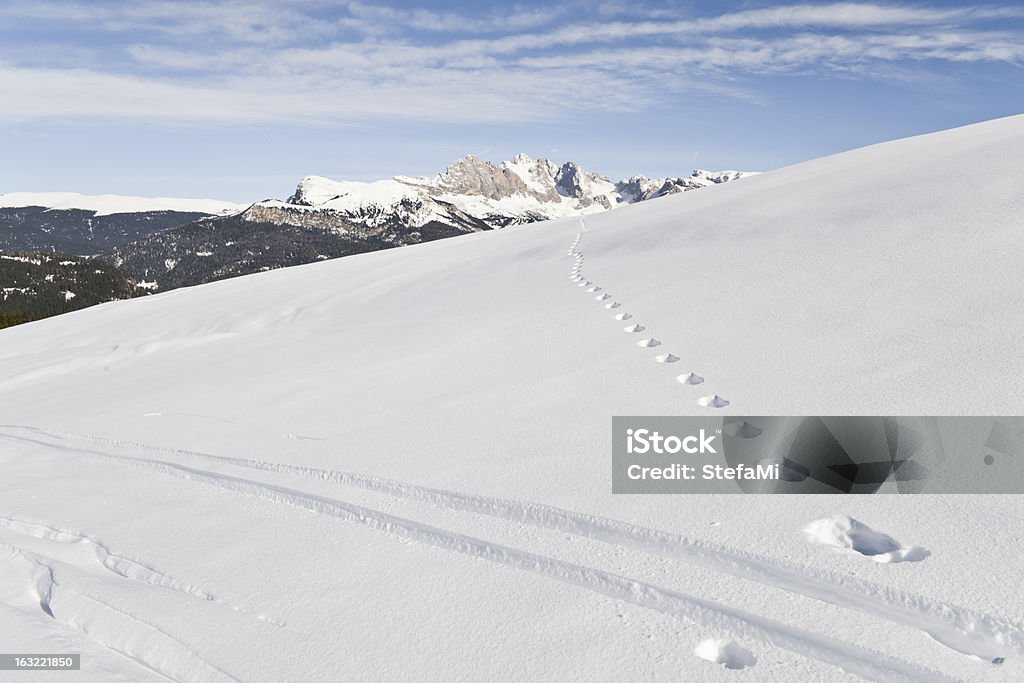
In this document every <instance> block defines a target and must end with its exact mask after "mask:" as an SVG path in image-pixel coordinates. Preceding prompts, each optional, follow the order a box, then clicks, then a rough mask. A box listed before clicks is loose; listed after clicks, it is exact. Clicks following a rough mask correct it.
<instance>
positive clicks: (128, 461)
mask: <svg viewBox="0 0 1024 683" xmlns="http://www.w3.org/2000/svg"><path fill="white" fill-rule="evenodd" d="M11 428H12V426H7V429H11ZM19 429H20V428H19ZM29 429H30V430H31V431H35V432H36V433H37V434H39V435H40V436H42V437H44V438H50V439H58V440H59V439H62V437H61V436H58V435H56V434H55V433H52V432H51V433H48V432H46V431H45V430H35V429H33V428H29ZM0 436H2V437H4V438H7V439H12V440H16V441H22V442H27V443H32V444H37V445H41V446H44V447H48V448H51V449H56V450H62V451H67V452H73V453H77V454H80V455H85V456H91V457H96V458H100V459H103V460H106V461H109V462H115V463H118V464H121V465H125V466H128V467H132V468H136V469H141V470H145V471H150V472H154V473H157V474H161V475H165V476H170V477H174V478H178V479H184V480H187V481H192V482H196V483H201V484H205V485H208V486H212V487H215V488H219V489H223V490H228V491H233V492H235V493H239V494H244V495H248V496H252V497H256V498H260V499H263V500H267V501H270V502H274V503H282V504H286V505H289V506H292V507H297V508H301V509H305V510H309V511H311V512H314V513H317V514H321V515H326V516H332V517H337V518H340V519H344V520H346V521H349V522H354V523H357V524H361V525H364V526H368V527H371V528H373V529H376V530H378V531H382V532H385V533H388V534H392V535H395V536H399V537H403V538H407V539H410V540H415V541H419V542H422V543H425V544H428V545H431V546H435V547H440V548H444V549H447V550H452V551H456V552H459V553H462V554H466V555H470V556H474V557H478V558H481V559H486V560H490V561H493V562H496V563H498V564H502V565H506V566H509V567H513V568H516V569H521V570H525V571H529V572H532V573H535V574H540V575H543V576H547V577H549V578H552V579H556V580H559V581H562V582H565V583H569V584H573V585H576V586H580V587H582V588H586V589H588V590H592V591H594V592H597V593H600V594H603V595H607V596H610V597H614V598H617V599H621V600H624V601H627V602H630V603H632V604H635V605H639V606H642V607H647V608H650V609H655V610H657V611H660V612H664V613H668V614H671V615H674V616H676V617H679V618H682V619H685V620H687V621H692V622H695V623H701V624H703V625H705V626H710V627H712V628H721V629H725V630H728V631H730V632H733V633H735V634H737V635H740V636H746V637H751V638H755V639H757V640H759V641H762V642H766V643H769V644H772V645H775V646H777V647H781V648H783V649H787V650H790V651H792V652H794V653H796V654H798V655H800V656H805V657H810V658H812V659H816V660H819V661H822V662H826V663H829V664H832V665H835V666H838V667H840V668H842V669H843V670H845V671H847V672H849V673H853V674H857V675H860V676H863V677H865V678H869V679H872V680H880V681H897V680H936V681H942V680H952V679H949V678H948V677H945V676H944V675H942V674H940V673H938V672H936V671H933V670H930V669H926V668H923V667H919V666H917V665H915V664H912V663H910V662H906V661H904V660H900V659H897V658H894V657H891V656H889V655H885V654H882V653H879V652H875V651H871V650H868V649H865V648H862V647H859V646H856V645H852V644H848V643H843V642H840V641H837V640H835V639H832V638H829V637H828V636H824V635H821V634H818V633H813V632H810V631H807V630H804V629H800V628H797V627H793V626H790V625H788V624H785V623H782V622H778V621H776V620H773V619H770V618H767V617H764V616H761V615H758V614H754V613H751V612H747V611H744V610H740V609H737V608H733V607H730V606H727V605H724V604H720V603H717V602H714V601H711V600H706V599H704V598H700V597H697V596H692V595H687V594H684V593H680V592H677V591H674V590H671V589H667V588H664V587H660V586H657V585H654V584H651V583H648V582H644V581H638V580H634V579H631V578H628V577H625V576H621V575H618V574H614V573H611V572H607V571H604V570H601V569H597V568H594V567H589V566H585V565H581V564H576V563H572V562H566V561H563V560H559V559H557V558H553V557H548V556H545V555H540V554H536V553H531V552H527V551H523V550H519V549H516V548H512V547H508V546H505V545H501V544H498V543H494V542H491V541H488V540H484V539H480V538H476V537H473V536H468V535H465V534H461V533H458V532H454V531H450V530H445V529H441V528H438V527H434V526H431V525H427V524H424V523H422V522H418V521H416V520H413V519H406V518H402V517H399V516H396V515H392V514H389V513H385V512H381V511H379V510H376V509H373V508H369V507H365V506H362V505H356V504H352V503H348V502H346V501H343V500H338V499H333V498H327V497H324V496H320V495H317V494H312V493H309V492H305V491H301V490H298V489H293V488H288V487H284V486H279V485H276V484H270V483H267V482H262V481H257V480H252V479H247V478H245V477H237V476H232V475H228V474H224V473H220V472H214V471H209V470H203V469H200V468H195V467H190V466H186V465H183V464H180V463H174V462H168V461H165V460H155V459H150V458H146V457H142V458H139V457H131V456H125V455H117V454H115V453H111V452H107V451H102V450H96V449H92V448H82V447H77V446H74V445H69V444H66V443H52V442H49V441H45V440H43V439H38V438H28V437H24V436H17V435H12V434H0ZM82 436H83V435H79V438H81V437H82ZM85 438H86V439H89V437H85ZM93 439H95V438H93ZM95 440H97V441H99V442H101V443H102V441H103V440H102V439H95ZM108 441H109V443H107V445H108V446H112V447H115V448H129V449H136V450H143V449H147V448H149V447H146V446H144V445H141V444H131V443H127V442H116V441H112V440H108ZM149 450H151V451H157V452H170V453H173V454H176V455H177V456H178V457H193V458H200V459H206V460H209V461H211V462H217V463H220V464H227V465H234V466H240V467H247V468H251V469H259V470H263V471H271V472H279V473H289V474H295V475H298V476H300V477H306V478H310V479H313V478H315V479H317V480H327V481H335V482H337V483H341V484H346V485H353V486H359V487H360V488H364V489H367V490H371V491H376V492H379V493H384V494H386V495H392V496H396V497H403V498H408V499H412V500H418V501H422V502H427V503H431V504H436V505H441V506H444V507H449V508H451V509H457V510H463V511H469V512H477V513H482V514H487V515H489V516H493V517H499V518H501V519H504V520H507V521H519V522H524V523H527V524H530V525H532V526H537V527H541V528H545V529H556V530H559V531H566V532H569V533H573V534H575V535H578V536H583V537H586V538H593V539H597V540H604V541H606V542H610V543H615V544H617V545H622V546H623V547H627V548H629V549H633V550H642V551H644V552H653V553H656V554H660V555H667V556H670V557H675V558H678V559H683V560H684V561H689V562H692V563H693V564H697V565H699V566H702V567H705V568H710V569H716V570H718V571H722V572H723V573H728V574H730V575H732V576H739V577H742V578H753V579H754V580H760V581H762V582H764V583H768V584H770V585H776V586H777V587H780V588H783V589H784V590H789V589H798V588H801V587H802V586H798V585H796V580H795V579H796V578H798V577H795V576H792V575H791V574H787V572H785V571H779V567H778V566H773V565H771V563H766V562H764V561H756V562H755V561H752V559H751V557H752V556H744V555H743V554H742V553H736V552H734V551H728V550H727V549H722V548H715V547H714V546H707V545H704V544H700V543H695V542H692V541H687V540H686V539H683V538H682V537H678V536H673V535H670V534H665V533H664V532H658V531H655V530H651V529H644V528H639V527H633V526H631V525H627V524H625V523H623V522H617V521H615V520H609V519H604V518H600V517H594V516H590V515H584V514H582V513H574V512H571V511H566V510H560V509H558V508H553V507H550V506H544V505H537V504H529V503H522V502H518V501H509V500H501V499H493V498H487V497H482V496H470V495H467V494H459V493H455V492H448V491H441V490H437V489H429V488H425V487H417V486H412V485H408V484H401V483H400V482H391V481H388V480H382V479H376V478H371V477H362V476H361V475H349V474H346V473H340V472H331V471H329V470H315V469H311V468H299V467H296V466H288V465H279V464H276V463H262V462H260V461H252V460H245V459H241V458H225V457H223V456H215V455H210V454H205V453H197V452H194V451H180V450H174V449H163V448H149ZM778 577H782V578H781V579H780V578H778ZM804 578H806V577H804ZM775 581H778V584H777V583H775ZM787 586H788V587H787ZM848 590H849V587H848V586H847V587H846V588H845V589H844V590H840V591H839V592H840V594H844V593H846V592H848ZM794 592H800V593H801V594H804V595H808V593H806V592H804V591H802V590H795V591H794ZM810 597H818V596H815V595H810ZM907 597H908V598H912V596H907ZM819 599H821V598H819ZM865 599H866V600H868V601H870V600H872V599H873V598H872V597H871V595H870V594H867V597H866V598H865ZM828 601H829V602H833V604H836V603H835V602H834V601H833V600H828ZM910 601H911V602H913V600H912V599H911V600H910ZM883 604H886V603H884V602H883ZM888 604H890V606H891V607H893V610H892V611H893V613H897V612H899V610H895V606H894V605H893V604H892V603H888ZM843 606H852V605H843ZM979 618H980V619H982V620H984V619H986V617H984V616H979ZM988 621H989V623H992V624H995V623H996V622H995V620H992V619H991V618H988ZM900 623H904V624H905V625H910V626H913V627H914V628H918V629H920V628H922V623H921V620H918V621H917V622H916V623H907V621H906V620H904V621H901V622H900ZM937 625H940V624H938V623H934V624H932V626H937Z"/></svg>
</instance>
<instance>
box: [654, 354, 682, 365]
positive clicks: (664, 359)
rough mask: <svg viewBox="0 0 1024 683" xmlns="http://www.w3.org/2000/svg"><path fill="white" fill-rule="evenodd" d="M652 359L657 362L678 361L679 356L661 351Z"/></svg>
mask: <svg viewBox="0 0 1024 683" xmlns="http://www.w3.org/2000/svg"><path fill="white" fill-rule="evenodd" d="M654 360H655V361H656V362H658V363H677V362H679V356H676V355H674V354H671V353H663V354H661V355H660V356H655V357H654Z"/></svg>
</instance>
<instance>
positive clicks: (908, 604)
mask: <svg viewBox="0 0 1024 683" xmlns="http://www.w3.org/2000/svg"><path fill="white" fill-rule="evenodd" d="M0 428H5V429H12V428H14V429H21V430H26V431H30V432H32V433H35V434H39V435H41V436H45V437H49V438H53V439H58V440H68V439H71V440H78V441H84V442H90V443H94V444H100V445H105V446H111V447H114V448H120V449H124V450H129V451H150V452H154V453H165V454H168V455H175V456H185V457H192V458H195V459H198V460H205V461H207V462H214V463H220V464H227V465H235V466H238V467H243V468H248V469H253V470H260V471H265V472H274V473H281V474H291V475H294V476H298V477H300V478H306V479H311V480H318V481H330V482H334V483H337V484H340V485H344V486H352V487H355V488H360V489H363V490H367V491H372V492H376V493H381V494H384V495H388V496H391V497H394V498H399V499H404V500H411V501H415V502H420V503H427V504H430V505H435V506H438V507H443V508H447V509H450V510H455V511H460V512H470V513H476V514H482V515H486V516H489V517H495V518H498V519H501V520H505V521H509V522H518V523H524V524H528V525H530V526H533V527H537V528H541V529H547V530H551V531H559V532H562V533H568V534H571V535H574V536H579V537H582V538H588V539H594V540H598V541H602V542H605V543H609V544H612V545H618V546H621V547H624V548H627V549H630V550H638V551H641V552H646V553H651V554H654V555H660V556H663V557H668V558H671V559H676V560H681V561H684V562H687V563H688V564H692V565H695V566H699V567H701V568H703V569H708V570H711V571H717V572H721V573H725V574H728V575H731V576H736V577H739V578H743V579H749V580H752V581H756V582H758V583H762V584H765V585H769V586H773V587H775V588H779V589H781V590H785V591H788V592H791V593H797V594H800V595H804V596H806V597H810V598H814V599H816V600H821V601H823V602H827V603H829V604H832V605H836V606H838V607H843V608H847V609H852V610H856V611H858V612H862V613H864V614H868V615H871V616H874V617H880V618H884V619H886V620H888V621H892V622H894V623H899V624H902V625H904V626H909V627H911V628H914V629H917V630H919V631H923V632H925V633H927V634H928V635H929V636H931V637H932V638H933V639H935V640H937V641H938V642H940V643H942V644H943V645H946V646H947V647H949V648H951V649H953V650H956V651H958V652H961V653H963V654H967V655H971V656H975V657H980V658H982V659H985V660H989V661H991V660H992V659H994V658H995V657H997V656H1004V655H1005V652H1006V651H1007V650H1012V651H1014V652H1016V653H1018V654H1024V626H1022V625H1020V624H1016V623H1012V622H1008V621H1005V620H1002V619H998V618H995V617H992V616H990V615H988V614H984V613H979V612H977V611H974V610H970V609H967V608H964V607H958V606H955V605H951V604H948V603H944V602H936V601H934V600H931V599H929V598H926V597H923V596H920V595H917V594H914V593H910V592H907V591H903V590H900V589H897V588H893V587H889V586H882V585H879V584H875V583H872V582H870V581H865V580H863V579H859V578H857V577H853V576H848V575H843V574H836V573H834V572H829V571H827V570H821V569H818V570H813V573H812V571H811V570H810V569H809V568H807V567H801V566H799V565H794V564H787V563H783V562H780V561H779V560H776V559H769V558H767V557H763V556H759V555H756V554H753V553H748V552H744V551H740V550H735V549H732V548H728V547H726V546H720V545H716V544H712V543H707V542H703V541H696V540H694V539H691V538H688V537H686V536H682V535H679V534H673V533H669V532H665V531H659V530H656V529H650V528H646V527H642V526H637V525H633V524H629V523H627V522H622V521H619V520H615V519H609V518H605V517H600V516H596V515H590V514H587V513H582V512H574V511H570V510H565V509H561V508H558V507H553V506H550V505H545V504H542V503H532V502H525V501H517V500H510V499H503V498H493V497H488V496H481V495H473V494H466V493H459V492H456V491H448V490H444V489H436V488H430V487H425V486H419V485H416V484H408V483H405V482H400V481H395V480H391V479H385V478H381V477H374V476H370V475H365V474H357V473H351V472H342V471H338V470H326V469H320V468H315V467H306V466H301V465H290V464H286V463H275V462H266V461H261V460H252V459H247V458H238V457H229V456H221V455H213V454H210V453H202V452H199V451H191V450H183V449H175V448H165V447H161V446H150V445H146V444H139V443H133V442H128V441H121V440H115V439H107V438H103V437H96V436H90V435H85V434H76V433H70V432H57V431H49V430H44V429H39V428H35V427H24V426H14V425H0ZM0 436H2V437H6V438H15V439H18V438H20V437H11V436H10V435H5V434H0ZM32 442H33V443H41V444H42V445H46V446H50V447H55V446H54V445H53V444H48V443H46V442H36V441H32ZM103 455H109V454H103ZM112 457H119V456H112Z"/></svg>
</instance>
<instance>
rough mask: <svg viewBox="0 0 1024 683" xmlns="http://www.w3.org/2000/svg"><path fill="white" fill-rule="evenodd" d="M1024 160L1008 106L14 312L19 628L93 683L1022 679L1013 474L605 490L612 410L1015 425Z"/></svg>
mask: <svg viewBox="0 0 1024 683" xmlns="http://www.w3.org/2000/svg"><path fill="white" fill-rule="evenodd" d="M1022 158H1024V117H1013V118H1007V119H1001V120H997V121H991V122H987V123H983V124H979V125H974V126H969V127H965V128H960V129H956V130H951V131H945V132H941V133H936V134H932V135H925V136H920V137H914V138H908V139H904V140H898V141H895V142H890V143H885V144H880V145H875V146H871V147H866V148H863V149H858V150H854V151H851V152H847V153H844V154H838V155H835V156H830V157H826V158H822V159H817V160H813V161H809V162H806V163H802V164H797V165H794V166H791V167H788V168H783V169H779V170H775V171H771V172H768V173H765V174H762V175H759V176H756V177H753V178H749V179H744V180H743V181H742V182H736V183H734V182H727V183H723V184H719V185H715V186H713V187H709V188H706V189H703V190H701V191H699V192H685V193H677V194H675V195H673V196H669V197H665V198H664V199H660V200H657V201H650V202H646V201H645V202H640V203H636V204H633V205H630V206H625V207H623V208H621V209H616V210H613V211H606V212H603V213H597V214H592V215H587V216H586V218H585V226H584V225H582V224H581V220H580V219H579V218H578V217H572V218H566V219H560V220H553V221H551V222H548V223H545V224H531V225H520V226H514V227H510V228H508V229H504V230H481V231H474V232H470V233H467V234H464V235H461V236H457V237H454V238H453V239H443V240H436V241H433V242H430V243H427V244H413V245H411V246H408V247H406V248H402V249H388V250H382V251H377V252H374V253H365V254H358V255H355V256H352V257H350V258H343V259H337V260H333V261H325V262H322V263H314V264H308V265H304V266H299V267H295V268H284V269H280V270H274V271H272V272H266V273H259V274H255V275H251V276H247V277H240V278H234V279H231V280H226V281H223V282H215V283H210V284H207V285H203V286H200V287H191V288H184V289H179V290H176V291H174V292H169V293H163V294H157V295H154V296H150V297H144V298H138V299H133V300H130V301H117V302H112V303H107V304H103V305H100V306H95V307H93V308H90V309H87V310H83V311H77V312H74V313H70V314H68V315H62V316H58V317H55V318H50V319H47V320H43V321H40V322H33V323H28V324H25V325H19V326H16V327H12V328H9V329H5V330H2V331H0V406H2V413H3V416H2V425H0V500H2V501H3V504H2V509H0V642H2V643H3V644H4V645H3V647H4V648H5V649H6V650H7V651H9V652H35V653H69V652H80V653H82V655H83V656H82V671H81V672H70V673H67V674H66V675H65V674H64V673H62V672H50V673H52V674H54V675H53V676H47V677H44V678H46V680H50V679H52V680H54V681H69V682H70V681H74V682H75V683H82V682H89V683H91V682H93V681H102V682H104V683H106V682H108V681H146V680H167V679H171V680H178V681H204V682H205V681H295V680H302V681H309V682H310V683H321V682H323V683H327V682H333V681H338V680H345V681H349V680H351V681H377V680H403V681H405V680H410V681H440V680H443V681H479V680H487V681H505V680H524V681H527V680H528V681H534V680H550V681H566V680H572V681H577V680H578V681H593V680H600V681H619V680H626V681H638V680H684V681H740V680H743V681H787V682H788V681H825V682H832V681H837V682H838V681H850V680H874V681H943V682H945V681H950V682H952V681H971V682H972V683H974V682H988V681H993V682H995V681H1001V682H1014V683H1019V681H1021V680H1024V611H1022V609H1024V608H1022V604H1021V601H1020V600H1019V599H1014V598H1013V597H1012V596H1013V595H1016V594H1017V589H1013V588H1012V587H1013V586H1016V585H1019V584H1020V558H1021V557H1022V556H1024V514H1022V502H1021V498H1020V496H1000V495H985V496H958V495H948V496H945V495H921V496H914V495H891V496H890V495H871V496H833V495H827V494H823V495H804V496H799V495H793V496H756V495H749V496H743V497H739V496H728V495H720V496H704V495H650V496H645V495H613V494H612V493H611V490H612V489H611V476H610V470H611V467H610V453H611V441H610V435H611V418H612V416H614V415H701V416H705V417H707V416H720V415H732V416H742V415H837V416H841V415H961V414H975V415H1020V414H1021V413H1022V412H1024V401H1022V396H1024V383H1022V379H1021V378H1022V377H1024V316H1022V315H1021V306H1020V300H1021V292H1024V268H1022V267H1021V254H1022V253H1024V218H1022V205H1021V187H1022V185H1024V166H1022V164H1021V161H1020V160H1021V159H1022ZM516 177H519V178H520V180H521V179H522V178H521V177H520V176H516ZM510 182H514V181H510ZM524 182H525V181H524ZM581 182H582V181H581ZM951 183H952V184H955V186H956V187H955V191H953V190H952V189H951ZM538 187H539V185H538ZM598 187H599V189H600V187H603V186H598ZM538 191H539V190H538ZM610 191H611V190H609V192H610ZM330 194H331V193H330V191H328V192H326V193H325V194H322V195H318V196H317V198H316V200H313V199H312V198H311V199H310V200H309V201H311V202H314V207H315V205H316V203H319V204H323V203H326V202H330V201H333V199H332V198H331V197H328V195H330ZM491 201H499V200H491ZM595 201H596V200H595ZM609 201H610V200H609ZM309 208H310V207H307V209H306V210H309ZM301 210H302V209H300V211H301ZM213 220H221V219H211V221H213ZM236 220H238V221H239V223H240V225H238V226H234V227H232V230H236V229H237V230H238V231H241V230H242V229H243V228H244V224H245V223H246V221H244V220H242V219H241V218H238V217H236ZM293 228H294V229H295V230H303V229H304V228H302V227H301V226H293ZM321 232H322V231H321ZM229 241H230V240H229ZM248 250H251V248H250V249H248ZM197 258H210V257H197ZM578 275H582V277H583V281H582V282H581V281H579V280H578V278H577V276H578ZM673 359H675V360H673ZM698 378H702V381H698ZM715 395H718V396H719V397H720V399H722V400H715V399H714V396H715ZM724 401H728V402H729V403H728V404H725V403H724ZM715 406H722V407H715ZM941 436H942V438H943V440H944V442H945V443H946V446H947V450H948V451H949V452H956V453H958V454H959V455H958V457H963V458H975V459H976V462H982V458H983V457H985V455H986V454H989V455H991V453H990V452H989V451H987V450H986V449H985V448H984V446H983V444H984V440H985V435H981V436H980V437H979V438H974V437H972V435H970V434H966V433H952V432H951V433H944V434H942V435H941ZM975 436H977V435H975ZM1006 457H1014V456H1008V455H1002V454H996V457H995V458H994V460H993V461H992V464H991V465H978V468H977V469H976V470H974V469H972V472H974V471H977V472H978V473H979V474H977V476H979V477H988V478H992V479H998V478H999V477H1000V476H1002V473H1003V472H1005V471H1006V470H1005V469H1002V462H1003V460H1001V458H1006ZM823 520H824V521H823ZM808 528H810V529H812V530H813V531H814V533H813V534H810V535H808V534H807V533H805V531H804V530H805V529H808ZM852 529H856V530H857V533H861V534H867V535H869V536H871V537H877V538H881V537H883V536H884V537H885V538H888V539H890V540H893V541H894V542H898V545H900V546H901V547H906V548H914V549H922V550H926V551H927V554H925V553H924V552H921V553H917V558H916V559H914V560H909V559H908V561H906V562H900V563H898V564H888V563H882V562H878V561H876V560H877V559H878V557H877V556H871V555H870V554H868V553H869V551H866V550H857V548H856V547H852V546H851V544H849V543H847V544H846V548H845V550H844V551H840V550H839V549H837V548H835V547H830V545H837V544H838V545H843V541H844V537H843V534H844V533H845V532H844V531H843V530H846V531H850V530H852ZM823 540H827V541H828V543H826V544H824V545H823V544H822V542H823ZM846 540H848V539H846ZM26 680H27V679H26ZM40 680H42V679H40Z"/></svg>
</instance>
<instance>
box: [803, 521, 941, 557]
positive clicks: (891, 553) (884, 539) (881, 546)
mask: <svg viewBox="0 0 1024 683" xmlns="http://www.w3.org/2000/svg"><path fill="white" fill-rule="evenodd" d="M804 533H805V534H806V535H807V540H808V541H810V542H811V543H818V544H820V545H827V546H830V547H833V548H839V549H840V550H844V551H848V552H853V553H859V554H861V555H864V556H865V557H870V558H871V559H872V560H874V561H875V562H883V563H891V562H920V561H921V560H923V559H924V558H926V557H928V556H929V555H930V554H931V553H930V552H929V551H927V550H925V549H924V548H920V547H917V546H912V547H906V546H903V545H901V544H900V543H899V542H898V541H897V540H896V539H894V538H893V537H892V536H889V535H888V534H883V533H882V532H880V531H875V530H874V529H872V528H871V527H869V526H868V525H867V524H864V522H861V521H860V520H857V519H854V518H853V517H845V516H839V517H832V518H827V519H819V520H815V521H813V522H811V523H810V524H808V525H807V526H806V527H804Z"/></svg>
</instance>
